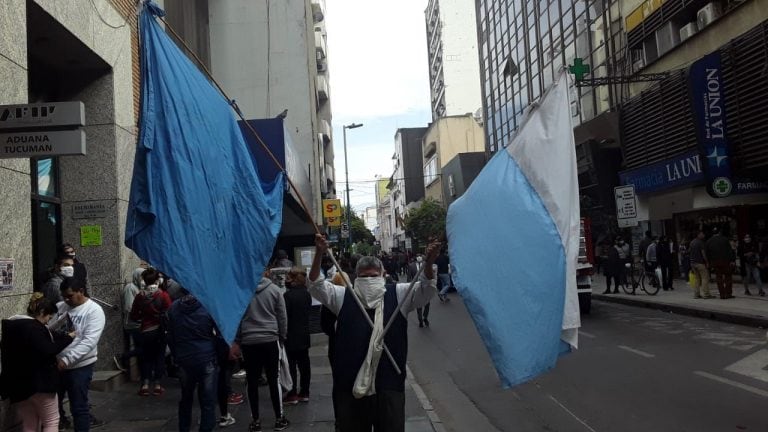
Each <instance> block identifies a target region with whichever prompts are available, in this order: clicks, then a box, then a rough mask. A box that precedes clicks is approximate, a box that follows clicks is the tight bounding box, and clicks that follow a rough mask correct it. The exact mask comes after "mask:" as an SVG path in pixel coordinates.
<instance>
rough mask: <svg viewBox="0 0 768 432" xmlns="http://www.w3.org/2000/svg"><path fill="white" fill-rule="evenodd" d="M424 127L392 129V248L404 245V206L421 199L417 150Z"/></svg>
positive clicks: (420, 160) (405, 209) (421, 163)
mask: <svg viewBox="0 0 768 432" xmlns="http://www.w3.org/2000/svg"><path fill="white" fill-rule="evenodd" d="M426 130H427V128H424V127H419V128H401V129H398V130H397V132H396V133H395V154H394V156H392V160H393V161H394V163H395V167H394V173H393V174H392V178H391V179H390V181H389V185H388V188H389V190H390V191H391V200H392V204H391V205H392V218H393V226H392V232H391V235H392V248H393V249H396V248H397V249H403V250H404V249H405V248H406V244H410V240H409V239H407V238H406V235H405V229H404V227H403V218H405V214H406V212H407V211H408V210H410V209H411V208H413V207H414V206H416V205H418V203H419V202H420V201H421V200H422V199H424V181H423V179H424V170H423V162H422V160H423V157H422V152H421V147H422V140H423V139H424V133H425V132H426Z"/></svg>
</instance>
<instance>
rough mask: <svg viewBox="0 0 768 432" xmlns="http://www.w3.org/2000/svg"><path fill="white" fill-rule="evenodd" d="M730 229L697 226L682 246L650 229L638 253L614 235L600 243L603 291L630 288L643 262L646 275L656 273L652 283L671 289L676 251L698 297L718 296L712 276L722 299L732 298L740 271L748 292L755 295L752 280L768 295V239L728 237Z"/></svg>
mask: <svg viewBox="0 0 768 432" xmlns="http://www.w3.org/2000/svg"><path fill="white" fill-rule="evenodd" d="M727 228H728V227H713V228H712V229H711V230H708V231H705V230H703V229H702V230H699V231H698V232H697V233H696V235H695V236H694V237H693V238H692V239H691V240H690V242H683V243H681V244H680V245H679V246H677V245H676V244H675V242H674V241H673V240H672V239H671V238H669V237H666V236H664V235H661V236H655V235H653V233H652V232H651V231H646V233H645V237H644V238H643V239H642V240H641V241H640V242H639V245H638V249H637V253H636V255H633V254H632V252H631V249H630V245H629V243H627V242H625V241H624V239H623V238H622V237H621V236H616V237H615V239H614V240H613V241H612V242H611V241H602V242H600V243H599V244H598V246H597V248H596V254H595V255H596V258H597V260H596V261H597V270H598V272H599V271H600V270H602V272H603V274H604V275H605V279H606V289H605V291H604V292H603V294H616V293H618V292H619V291H618V290H619V287H620V286H621V287H631V285H630V284H631V283H632V281H630V280H628V279H629V272H630V270H631V268H632V266H633V265H641V266H643V269H644V271H645V272H646V273H652V274H654V275H655V276H656V277H655V278H653V280H652V281H651V283H657V284H658V285H659V288H662V289H663V290H665V291H667V290H673V289H674V286H673V284H672V281H673V279H674V267H675V266H674V263H675V259H674V254H675V253H676V254H677V256H678V259H677V268H678V269H679V271H680V277H681V278H683V279H685V280H686V281H687V282H688V283H689V285H690V286H691V288H692V289H693V297H694V298H696V299H711V298H714V297H715V296H713V295H712V293H711V291H710V284H711V283H712V279H713V278H714V280H715V284H716V286H717V289H718V293H719V297H720V299H723V300H726V299H731V298H734V295H733V275H734V274H740V275H741V281H742V284H743V287H744V295H745V296H751V295H753V294H752V291H750V285H752V284H754V285H755V286H756V287H757V292H756V294H757V295H759V296H765V290H764V289H763V282H762V281H763V280H765V279H766V277H768V238H764V239H762V240H761V241H757V240H753V238H752V236H751V235H750V234H746V235H744V236H743V237H742V239H741V241H739V240H738V238H736V237H728V233H727ZM708 234H709V235H708ZM611 287H613V290H611ZM632 292H633V293H634V288H633V289H632Z"/></svg>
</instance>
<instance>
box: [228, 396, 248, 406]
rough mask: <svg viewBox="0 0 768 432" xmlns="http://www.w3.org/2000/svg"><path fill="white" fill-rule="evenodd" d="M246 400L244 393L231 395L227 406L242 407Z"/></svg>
mask: <svg viewBox="0 0 768 432" xmlns="http://www.w3.org/2000/svg"><path fill="white" fill-rule="evenodd" d="M244 399H245V397H244V396H243V394H242V393H231V394H230V395H229V397H228V398H227V405H240V404H241V403H243V400H244Z"/></svg>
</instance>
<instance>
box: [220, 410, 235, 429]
mask: <svg viewBox="0 0 768 432" xmlns="http://www.w3.org/2000/svg"><path fill="white" fill-rule="evenodd" d="M233 424H235V418H234V417H232V414H229V413H227V416H226V417H219V427H227V426H232V425H233Z"/></svg>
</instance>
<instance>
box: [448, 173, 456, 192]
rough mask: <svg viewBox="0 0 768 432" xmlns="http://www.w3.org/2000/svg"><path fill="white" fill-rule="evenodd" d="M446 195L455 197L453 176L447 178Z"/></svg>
mask: <svg viewBox="0 0 768 432" xmlns="http://www.w3.org/2000/svg"><path fill="white" fill-rule="evenodd" d="M448 193H449V194H450V195H451V196H452V197H455V196H456V187H455V186H454V184H453V174H451V175H449V176H448Z"/></svg>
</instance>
